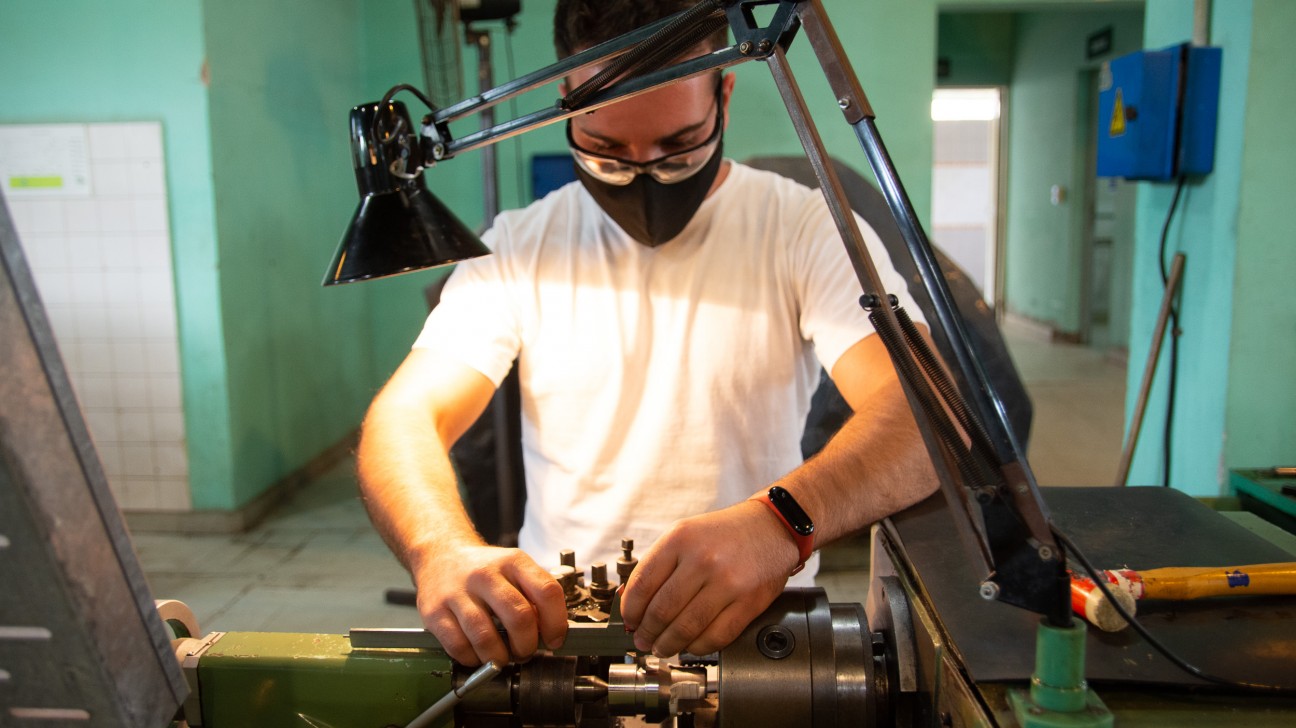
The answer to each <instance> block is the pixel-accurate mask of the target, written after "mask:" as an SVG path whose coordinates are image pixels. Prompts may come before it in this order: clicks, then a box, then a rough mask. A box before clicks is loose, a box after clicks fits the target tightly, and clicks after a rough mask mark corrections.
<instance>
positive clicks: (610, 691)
mask: <svg viewBox="0 0 1296 728" xmlns="http://www.w3.org/2000/svg"><path fill="white" fill-rule="evenodd" d="M707 693H708V684H707V671H706V668H705V667H702V666H681V665H671V664H668V663H667V662H666V661H665V660H660V659H658V658H656V657H652V656H648V657H641V658H639V659H638V660H636V661H635V662H632V663H626V664H620V665H609V666H608V679H607V702H608V712H609V713H611V714H612V715H638V716H642V717H643V718H644V720H647V721H650V722H659V721H662V720H665V719H666V718H668V717H671V716H675V715H680V714H684V713H694V712H697V711H699V710H703V709H708V710H711V711H714V708H715V705H714V704H713V703H708V702H707V701H706V698H707Z"/></svg>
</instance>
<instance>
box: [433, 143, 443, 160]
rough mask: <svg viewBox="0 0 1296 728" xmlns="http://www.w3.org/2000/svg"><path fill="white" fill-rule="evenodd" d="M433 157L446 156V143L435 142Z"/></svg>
mask: <svg viewBox="0 0 1296 728" xmlns="http://www.w3.org/2000/svg"><path fill="white" fill-rule="evenodd" d="M432 157H433V158H434V159H441V158H443V157H445V145H444V144H434V145H433V146H432Z"/></svg>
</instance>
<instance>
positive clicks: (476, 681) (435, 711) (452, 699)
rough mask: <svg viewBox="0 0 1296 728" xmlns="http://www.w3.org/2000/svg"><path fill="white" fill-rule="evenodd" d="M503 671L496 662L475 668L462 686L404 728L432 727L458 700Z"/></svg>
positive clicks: (452, 689)
mask: <svg viewBox="0 0 1296 728" xmlns="http://www.w3.org/2000/svg"><path fill="white" fill-rule="evenodd" d="M503 669H504V668H503V667H502V666H500V664H499V663H497V662H488V663H486V664H485V665H482V666H481V667H479V668H477V670H476V671H475V672H473V674H471V675H469V676H468V679H467V680H465V681H464V684H463V685H460V686H459V687H458V688H451V689H450V692H448V693H446V694H445V697H443V698H441V699H440V700H438V701H436V702H435V703H433V704H432V707H430V708H428V709H427V710H425V711H423V713H422V714H420V715H419V717H417V718H415V719H414V720H412V721H410V724H409V725H408V726H406V727H405V728H427V726H430V725H432V721H434V720H436V719H437V718H440V717H441V716H443V715H445V714H446V713H447V712H449V711H450V710H452V709H453V708H454V707H455V706H456V705H458V704H459V701H460V700H463V698H464V696H465V695H467V694H468V693H470V692H472V691H473V690H476V689H477V688H479V687H481V686H482V685H485V684H486V683H488V682H490V681H491V680H492V679H494V677H495V676H496V675H498V674H500V671H502V670H503Z"/></svg>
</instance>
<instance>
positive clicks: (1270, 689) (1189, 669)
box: [1050, 524, 1296, 695]
mask: <svg viewBox="0 0 1296 728" xmlns="http://www.w3.org/2000/svg"><path fill="white" fill-rule="evenodd" d="M1050 528H1051V530H1052V531H1053V536H1054V538H1056V539H1057V540H1058V543H1060V544H1062V546H1063V547H1065V548H1066V550H1067V555H1068V556H1070V557H1073V558H1075V559H1076V560H1077V561H1079V562H1080V564H1081V565H1082V566H1084V569H1085V572H1087V573H1088V574H1089V578H1090V579H1092V580H1093V583H1094V584H1095V585H1096V586H1097V587H1098V590H1099V591H1101V592H1102V593H1103V596H1104V597H1106V599H1107V601H1108V603H1110V604H1111V605H1112V607H1114V608H1115V609H1116V613H1117V614H1119V615H1120V616H1121V618H1122V619H1124V620H1125V622H1126V623H1128V624H1129V626H1130V627H1133V628H1134V631H1135V632H1137V633H1138V635H1139V636H1140V637H1142V638H1143V640H1144V641H1145V642H1147V643H1148V645H1150V646H1151V647H1152V648H1153V649H1154V650H1156V651H1157V652H1159V653H1161V655H1162V656H1163V657H1165V658H1166V659H1167V660H1169V661H1170V662H1171V663H1172V664H1173V665H1174V666H1175V667H1177V668H1179V669H1180V670H1183V671H1184V672H1186V673H1188V674H1189V675H1192V676H1193V677H1195V678H1198V679H1200V680H1205V681H1206V682H1209V683H1215V684H1216V685H1224V686H1227V687H1231V688H1238V689H1241V690H1248V691H1252V692H1261V693H1278V694H1281V695H1296V688H1292V687H1287V686H1284V685H1266V684H1264V683H1252V682H1245V681H1241V680H1230V679H1228V678H1223V677H1219V676H1217V675H1212V674H1210V673H1208V672H1205V671H1204V670H1202V669H1201V668H1199V667H1197V666H1196V665H1194V664H1192V663H1190V662H1188V661H1187V660H1185V659H1183V658H1182V657H1179V656H1178V655H1176V654H1175V653H1174V652H1172V651H1170V648H1169V647H1166V646H1165V645H1164V644H1162V643H1161V641H1160V640H1158V639H1157V638H1155V637H1153V636H1152V633H1151V632H1149V631H1148V630H1147V628H1146V627H1144V626H1143V624H1142V623H1141V622H1139V621H1138V620H1137V619H1135V617H1134V615H1132V614H1130V613H1129V612H1127V611H1126V610H1125V607H1123V606H1121V603H1120V601H1119V600H1117V599H1116V597H1115V595H1113V594H1112V592H1111V590H1110V589H1109V587H1108V581H1107V579H1106V578H1105V577H1104V576H1103V575H1102V574H1100V573H1099V572H1098V569H1097V568H1096V567H1094V565H1093V564H1092V563H1090V562H1089V559H1088V558H1086V557H1085V555H1084V553H1082V552H1081V551H1080V549H1079V547H1077V546H1076V545H1075V542H1074V541H1072V540H1071V539H1070V538H1068V537H1067V535H1066V534H1065V533H1062V532H1061V531H1059V530H1058V528H1057V527H1056V526H1052V525H1051V524H1050Z"/></svg>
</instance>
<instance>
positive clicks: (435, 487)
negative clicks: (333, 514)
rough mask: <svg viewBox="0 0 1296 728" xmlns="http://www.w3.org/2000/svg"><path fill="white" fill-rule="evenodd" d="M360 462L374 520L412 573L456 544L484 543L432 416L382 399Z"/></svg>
mask: <svg viewBox="0 0 1296 728" xmlns="http://www.w3.org/2000/svg"><path fill="white" fill-rule="evenodd" d="M356 461H357V468H358V472H359V478H360V490H361V493H362V495H363V498H364V503H365V508H366V509H367V510H368V511H369V517H370V519H371V520H372V521H373V523H374V526H375V527H376V528H377V529H378V532H379V533H380V534H381V535H382V538H383V540H384V541H385V542H386V543H387V545H388V547H389V548H391V550H392V552H393V553H395V554H396V557H397V558H399V559H400V560H401V563H403V564H404V565H405V567H406V568H407V569H410V570H411V571H414V570H415V569H416V568H417V566H418V563H419V562H420V561H421V560H422V559H424V558H425V557H426V556H428V555H432V554H435V553H436V552H437V551H439V550H443V549H444V548H445V547H447V546H449V545H451V544H462V543H473V544H481V543H483V542H482V539H481V537H480V536H479V535H478V534H477V532H476V530H475V529H474V528H473V525H472V521H471V520H470V519H469V517H468V514H467V512H466V511H465V510H464V506H463V501H462V499H461V498H460V496H459V487H458V482H457V480H456V478H455V473H454V468H453V467H452V466H451V464H450V457H449V443H447V442H445V441H444V439H443V438H442V436H441V435H440V434H439V433H438V432H437V429H436V428H435V427H434V426H433V424H432V420H431V418H429V416H428V414H427V412H418V411H414V410H413V408H411V407H408V406H405V405H402V404H400V403H393V402H384V401H383V399H382V398H381V397H380V398H379V399H378V400H377V401H375V403H374V406H373V407H372V408H371V409H370V412H369V416H368V417H366V419H365V423H364V427H363V429H362V432H361V438H360V447H359V450H358V451H357V454H356Z"/></svg>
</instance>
